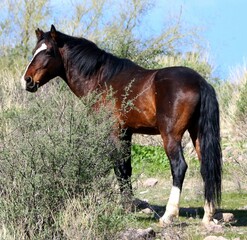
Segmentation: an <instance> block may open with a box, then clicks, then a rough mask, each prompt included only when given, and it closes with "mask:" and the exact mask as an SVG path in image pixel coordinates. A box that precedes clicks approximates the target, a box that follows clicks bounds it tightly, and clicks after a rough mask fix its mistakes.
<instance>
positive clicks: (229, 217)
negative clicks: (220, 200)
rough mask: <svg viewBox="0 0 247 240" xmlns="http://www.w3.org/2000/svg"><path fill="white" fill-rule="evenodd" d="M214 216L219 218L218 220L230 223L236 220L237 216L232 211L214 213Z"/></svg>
mask: <svg viewBox="0 0 247 240" xmlns="http://www.w3.org/2000/svg"><path fill="white" fill-rule="evenodd" d="M214 218H215V219H217V220H218V221H223V222H226V223H230V222H235V218H234V215H233V214H232V213H221V212H219V213H216V214H215V215H214Z"/></svg>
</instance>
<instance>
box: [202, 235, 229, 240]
mask: <svg viewBox="0 0 247 240" xmlns="http://www.w3.org/2000/svg"><path fill="white" fill-rule="evenodd" d="M203 240H227V238H224V237H222V236H220V237H217V236H207V237H205V238H204V239H203Z"/></svg>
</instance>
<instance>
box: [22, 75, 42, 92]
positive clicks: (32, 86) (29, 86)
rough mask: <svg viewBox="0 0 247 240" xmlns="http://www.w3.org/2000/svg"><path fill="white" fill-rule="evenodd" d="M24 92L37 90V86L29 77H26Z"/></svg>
mask: <svg viewBox="0 0 247 240" xmlns="http://www.w3.org/2000/svg"><path fill="white" fill-rule="evenodd" d="M25 81H26V90H27V91H29V92H36V91H37V90H38V88H39V85H38V84H37V83H36V82H34V81H33V80H32V78H31V77H26V78H25Z"/></svg>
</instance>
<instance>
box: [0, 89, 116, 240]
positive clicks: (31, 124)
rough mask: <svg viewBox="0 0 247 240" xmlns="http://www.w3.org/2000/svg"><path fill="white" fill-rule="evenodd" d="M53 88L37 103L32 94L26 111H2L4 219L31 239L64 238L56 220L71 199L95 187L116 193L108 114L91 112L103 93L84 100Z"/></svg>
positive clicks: (0, 151) (0, 149)
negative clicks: (113, 189) (112, 176)
mask: <svg viewBox="0 0 247 240" xmlns="http://www.w3.org/2000/svg"><path fill="white" fill-rule="evenodd" d="M50 88H51V90H50V91H48V92H43V93H41V96H39V99H38V100H35V99H34V95H29V96H30V97H28V98H29V99H28V100H29V102H28V103H27V106H25V108H22V109H21V111H16V110H15V109H13V110H11V109H9V111H4V112H0V119H1V122H2V123H3V122H4V124H2V125H1V128H2V131H1V135H0V137H1V146H0V173H1V174H0V186H1V195H0V215H1V221H2V223H4V224H6V225H7V226H12V227H13V229H11V230H12V231H13V232H14V231H15V229H22V230H23V231H24V230H25V231H24V232H26V233H25V234H27V235H30V236H32V237H31V238H32V239H33V237H34V236H35V237H36V238H37V239H38V238H43V239H44V238H46V237H47V236H54V237H55V236H59V235H61V234H62V232H61V230H60V229H59V227H58V226H57V222H56V218H57V214H58V213H59V211H61V209H63V208H64V203H65V202H66V200H68V199H71V198H79V197H80V196H86V195H87V194H89V193H90V192H92V191H95V189H96V186H97V189H98V191H100V192H105V193H106V194H105V197H106V198H107V199H108V198H109V196H111V195H112V191H111V183H112V180H110V179H109V178H107V176H109V173H110V172H111V169H112V167H113V166H112V165H113V162H112V161H111V158H110V157H111V154H112V153H113V152H114V151H115V145H114V144H113V143H112V142H111V141H109V134H110V131H111V129H112V125H113V124H114V119H112V118H111V117H109V110H106V109H104V108H101V110H99V111H97V112H94V111H92V106H93V105H94V104H95V102H96V101H97V100H98V98H99V97H100V96H98V95H97V96H92V95H90V96H88V97H87V98H85V99H82V100H81V101H79V100H78V99H77V98H74V97H72V96H71V93H67V92H64V91H62V92H61V91H56V90H55V89H54V88H52V85H50ZM46 90H47V89H46ZM52 91H54V92H52ZM118 151H120V150H118ZM106 189H107V190H106ZM102 198H104V197H103V194H102ZM109 201H110V200H109ZM103 223H104V222H103ZM103 223H102V224H103Z"/></svg>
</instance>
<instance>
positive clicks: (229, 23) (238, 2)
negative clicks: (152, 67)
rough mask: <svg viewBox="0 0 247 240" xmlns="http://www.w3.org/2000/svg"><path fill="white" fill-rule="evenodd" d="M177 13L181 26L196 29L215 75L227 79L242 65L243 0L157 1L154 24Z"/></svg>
mask: <svg viewBox="0 0 247 240" xmlns="http://www.w3.org/2000/svg"><path fill="white" fill-rule="evenodd" d="M181 10H182V16H181V20H182V21H184V23H185V24H187V25H189V26H195V27H197V26H198V27H200V29H201V36H202V39H203V40H204V41H205V43H206V45H207V51H208V52H209V55H210V59H212V63H213V65H214V67H215V68H216V70H215V74H216V75H218V76H219V77H221V78H227V77H228V76H229V73H230V71H231V70H232V69H234V68H235V67H237V66H242V65H244V63H246V61H247V1H246V0H157V8H156V10H155V12H156V11H157V14H155V16H157V19H156V21H157V20H158V21H159V22H161V21H162V18H164V17H165V16H166V15H169V14H179V12H180V11H181ZM156 23H157V22H156ZM157 29H158V30H160V29H159V27H157Z"/></svg>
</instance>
